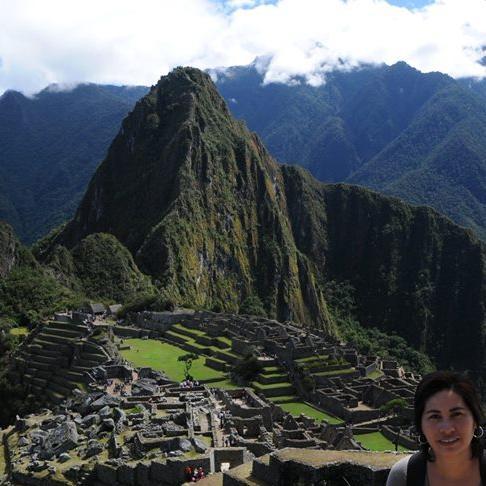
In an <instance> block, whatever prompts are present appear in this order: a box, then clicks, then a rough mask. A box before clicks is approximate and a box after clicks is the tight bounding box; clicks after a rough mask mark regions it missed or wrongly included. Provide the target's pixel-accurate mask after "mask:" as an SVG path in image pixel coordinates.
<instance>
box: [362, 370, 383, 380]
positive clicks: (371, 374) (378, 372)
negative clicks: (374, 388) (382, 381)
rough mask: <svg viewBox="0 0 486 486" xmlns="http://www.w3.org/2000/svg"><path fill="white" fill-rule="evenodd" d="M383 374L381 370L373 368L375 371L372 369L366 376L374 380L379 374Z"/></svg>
mask: <svg viewBox="0 0 486 486" xmlns="http://www.w3.org/2000/svg"><path fill="white" fill-rule="evenodd" d="M383 375H384V373H383V371H381V370H375V371H372V372H371V373H370V374H369V375H367V376H366V378H371V379H372V380H376V379H377V378H379V377H380V376H383Z"/></svg>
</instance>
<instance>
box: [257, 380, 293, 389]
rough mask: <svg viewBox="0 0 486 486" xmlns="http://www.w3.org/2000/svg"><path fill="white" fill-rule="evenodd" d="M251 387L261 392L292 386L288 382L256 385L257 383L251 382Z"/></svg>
mask: <svg viewBox="0 0 486 486" xmlns="http://www.w3.org/2000/svg"><path fill="white" fill-rule="evenodd" d="M251 386H253V387H254V388H257V389H261V390H270V389H273V388H282V387H283V386H293V385H292V383H289V382H288V381H279V382H278V383H268V384H264V383H258V382H257V381H254V382H252V384H251Z"/></svg>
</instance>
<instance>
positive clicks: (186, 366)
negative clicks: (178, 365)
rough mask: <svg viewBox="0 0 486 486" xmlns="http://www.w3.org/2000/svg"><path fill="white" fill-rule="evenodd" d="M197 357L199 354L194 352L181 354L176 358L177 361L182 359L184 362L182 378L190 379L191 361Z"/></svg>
mask: <svg viewBox="0 0 486 486" xmlns="http://www.w3.org/2000/svg"><path fill="white" fill-rule="evenodd" d="M198 358H199V356H198V355H197V354H195V353H187V354H183V355H182V356H179V357H178V358H177V361H182V362H183V363H184V378H185V379H186V380H192V376H191V374H190V373H189V371H190V370H191V367H192V362H193V361H194V360H195V359H198Z"/></svg>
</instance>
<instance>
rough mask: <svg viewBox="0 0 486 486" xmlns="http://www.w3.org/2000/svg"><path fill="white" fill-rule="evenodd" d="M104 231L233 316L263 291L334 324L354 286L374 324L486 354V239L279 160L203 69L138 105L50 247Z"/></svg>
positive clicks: (478, 360) (463, 354)
mask: <svg viewBox="0 0 486 486" xmlns="http://www.w3.org/2000/svg"><path fill="white" fill-rule="evenodd" d="M99 232H106V233H111V234H112V235H114V236H115V237H116V238H117V239H118V240H119V241H120V242H121V243H122V244H123V245H125V246H126V247H127V248H128V249H129V250H130V252H131V254H132V255H133V256H134V259H135V262H136V263H137V265H138V266H139V268H140V269H141V270H142V271H144V272H146V273H148V274H150V275H151V276H152V277H153V278H154V281H155V283H156V285H157V286H158V288H159V290H160V291H161V292H163V293H164V294H165V295H167V296H170V297H171V298H172V299H174V300H176V301H177V302H179V303H184V304H186V305H193V306H201V307H205V308H215V307H220V308H222V309H225V310H229V311H234V310H237V309H238V307H239V305H240V304H241V302H242V301H243V300H244V299H246V298H247V297H255V296H257V297H259V298H260V300H261V301H262V302H263V304H264V306H265V308H266V310H267V311H268V313H269V315H271V316H274V317H277V318H278V319H281V320H285V319H293V320H295V321H298V322H301V323H309V324H312V325H315V326H321V327H323V328H325V329H326V330H328V331H329V332H335V331H336V329H335V328H334V324H333V321H332V317H331V315H332V313H330V312H329V309H328V308H327V306H326V300H325V296H324V290H323V289H324V287H325V283H326V282H328V281H329V280H335V281H349V282H350V283H351V284H352V285H353V287H354V288H355V289H356V301H357V313H358V317H359V319H360V322H361V323H362V324H363V325H365V326H366V325H368V326H376V327H379V328H381V329H384V330H386V331H396V332H398V333H399V334H402V335H403V336H405V337H406V338H407V339H408V341H409V342H411V343H413V344H414V345H416V346H417V347H419V348H421V349H422V350H424V351H426V352H428V353H429V354H431V355H432V356H433V357H435V358H436V359H437V360H438V362H439V364H440V365H441V366H455V367H460V368H463V369H464V368H470V369H476V370H477V369H479V368H480V366H481V364H482V363H483V360H484V358H483V351H482V348H483V342H484V335H483V324H484V264H483V260H484V249H483V246H482V244H481V243H480V242H479V241H478V240H477V239H475V238H474V237H473V236H472V234H471V233H470V232H468V231H466V230H464V229H461V228H459V227H458V226H455V225H454V224H453V223H451V222H450V221H449V220H448V219H446V218H444V217H441V216H440V215H438V214H437V213H436V212H435V211H433V210H431V209H427V208H413V207H411V206H408V205H406V204H404V203H401V202H399V201H398V200H395V199H390V198H386V197H383V196H380V195H378V194H375V193H373V192H371V191H368V190H365V189H362V188H359V187H353V186H346V185H324V184H322V183H319V182H317V181H316V180H314V179H313V178H312V177H311V176H310V175H309V174H308V173H307V172H306V171H305V170H303V169H299V168H295V167H290V166H279V165H277V164H276V162H275V161H274V160H273V159H272V158H271V157H270V155H269V154H268V152H267V151H266V149H265V148H264V147H263V146H262V144H261V142H260V141H259V139H258V138H257V137H256V136H255V135H254V134H251V133H250V132H249V131H248V130H247V129H246V128H245V126H244V125H242V124H241V123H239V122H237V121H235V120H234V119H233V118H232V117H231V116H230V114H229V112H228V109H227V107H226V104H225V103H224V101H223V100H222V98H221V97H220V96H219V95H218V93H217V91H216V89H215V87H214V85H213V84H212V82H211V80H210V78H209V77H208V76H207V75H205V74H203V73H201V72H200V71H198V70H195V69H191V68H185V69H183V68H178V69H176V70H175V71H173V72H172V73H171V74H169V75H168V76H166V77H163V78H161V80H160V81H159V83H158V84H157V85H156V86H155V87H153V88H152V90H151V92H150V93H149V95H147V96H146V97H145V98H143V99H142V100H141V101H140V102H139V103H138V104H137V105H136V107H135V109H134V111H133V112H132V113H131V114H130V115H129V116H128V117H127V118H126V119H125V121H124V122H123V125H122V129H121V131H120V133H119V134H118V136H117V137H116V138H115V140H114V142H113V144H112V146H111V148H110V151H109V153H108V156H107V158H106V160H105V161H104V162H103V163H102V164H101V166H100V167H99V169H98V171H97V172H96V174H95V176H94V177H93V179H92V181H91V183H90V185H89V188H88V191H87V193H86V195H85V197H84V199H83V201H82V203H81V205H80V207H79V209H78V211H77V213H76V216H75V218H74V219H73V220H72V221H71V222H70V223H69V224H68V225H67V227H66V228H65V229H64V230H63V231H62V232H61V233H60V234H59V235H57V236H56V237H54V238H52V239H51V241H50V242H48V243H49V244H48V246H47V251H46V253H47V254H49V252H50V254H52V252H54V251H59V246H64V247H66V248H68V249H72V248H74V247H76V245H77V244H78V243H79V241H81V240H82V239H83V238H85V237H86V236H87V235H90V234H93V233H99ZM56 246H57V248H58V249H57V250H55V248H56Z"/></svg>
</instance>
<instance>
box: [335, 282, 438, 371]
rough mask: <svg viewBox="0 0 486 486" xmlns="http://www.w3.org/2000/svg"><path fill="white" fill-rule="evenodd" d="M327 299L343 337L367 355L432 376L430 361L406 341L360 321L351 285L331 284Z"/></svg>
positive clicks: (354, 292) (354, 293)
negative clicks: (379, 357) (391, 361)
mask: <svg viewBox="0 0 486 486" xmlns="http://www.w3.org/2000/svg"><path fill="white" fill-rule="evenodd" d="M326 295H327V298H328V302H329V305H330V307H331V309H332V312H333V315H334V317H335V319H336V321H337V322H338V325H339V330H340V333H341V335H342V337H343V339H345V340H346V341H348V342H351V343H353V345H354V346H356V348H357V349H358V350H359V351H360V352H361V353H364V354H369V355H380V356H381V357H382V358H386V357H390V358H394V359H396V360H397V361H398V362H399V363H400V364H402V365H403V366H405V367H407V368H408V369H412V370H416V371H418V372H419V373H423V374H425V373H428V372H430V371H432V370H433V369H434V366H433V365H432V362H431V360H430V358H429V357H427V356H426V355H425V354H424V353H420V352H419V351H417V350H415V349H413V348H412V347H411V346H409V345H407V343H406V341H405V339H403V338H402V337H400V336H397V335H395V334H391V335H390V334H387V333H384V332H382V331H380V330H378V329H376V328H364V327H362V326H361V325H360V324H359V323H358V321H357V320H356V317H355V316H356V314H357V308H356V302H355V295H356V291H355V289H354V288H353V286H352V285H351V284H350V283H349V282H335V281H329V282H328V283H327V284H326Z"/></svg>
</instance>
